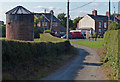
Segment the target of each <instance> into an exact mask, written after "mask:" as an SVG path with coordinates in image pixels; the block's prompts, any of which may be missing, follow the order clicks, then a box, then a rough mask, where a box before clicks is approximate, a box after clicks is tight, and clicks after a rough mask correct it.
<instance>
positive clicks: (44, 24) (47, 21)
mask: <svg viewBox="0 0 120 82" xmlns="http://www.w3.org/2000/svg"><path fill="white" fill-rule="evenodd" d="M34 15H35V16H36V15H39V16H41V17H42V18H41V21H40V22H39V23H38V27H39V28H41V29H42V30H48V29H50V28H51V27H52V30H53V31H55V32H59V31H60V29H61V23H60V21H59V19H57V18H56V17H55V16H54V12H53V10H51V11H50V13H34ZM51 21H52V22H51Z"/></svg>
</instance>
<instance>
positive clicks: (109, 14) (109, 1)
mask: <svg viewBox="0 0 120 82" xmlns="http://www.w3.org/2000/svg"><path fill="white" fill-rule="evenodd" d="M110 6H111V4H110V0H109V21H110V15H111V8H110Z"/></svg>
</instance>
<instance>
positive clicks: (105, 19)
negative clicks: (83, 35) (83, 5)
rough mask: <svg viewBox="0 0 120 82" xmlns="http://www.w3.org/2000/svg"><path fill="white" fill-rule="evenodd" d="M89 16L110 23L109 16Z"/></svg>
mask: <svg viewBox="0 0 120 82" xmlns="http://www.w3.org/2000/svg"><path fill="white" fill-rule="evenodd" d="M88 15H89V16H90V17H91V18H93V19H94V20H96V21H105V22H107V21H108V16H103V15H97V16H94V15H92V14H88Z"/></svg>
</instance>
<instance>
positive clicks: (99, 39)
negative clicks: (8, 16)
mask: <svg viewBox="0 0 120 82" xmlns="http://www.w3.org/2000/svg"><path fill="white" fill-rule="evenodd" d="M86 40H89V39H86ZM90 40H95V39H93V38H90ZM97 40H98V41H103V40H104V38H97Z"/></svg>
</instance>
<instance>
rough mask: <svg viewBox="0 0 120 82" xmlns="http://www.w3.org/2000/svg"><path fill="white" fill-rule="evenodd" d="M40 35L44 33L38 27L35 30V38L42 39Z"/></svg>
mask: <svg viewBox="0 0 120 82" xmlns="http://www.w3.org/2000/svg"><path fill="white" fill-rule="evenodd" d="M40 33H43V31H42V30H41V29H39V28H38V27H35V28H34V38H40Z"/></svg>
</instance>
